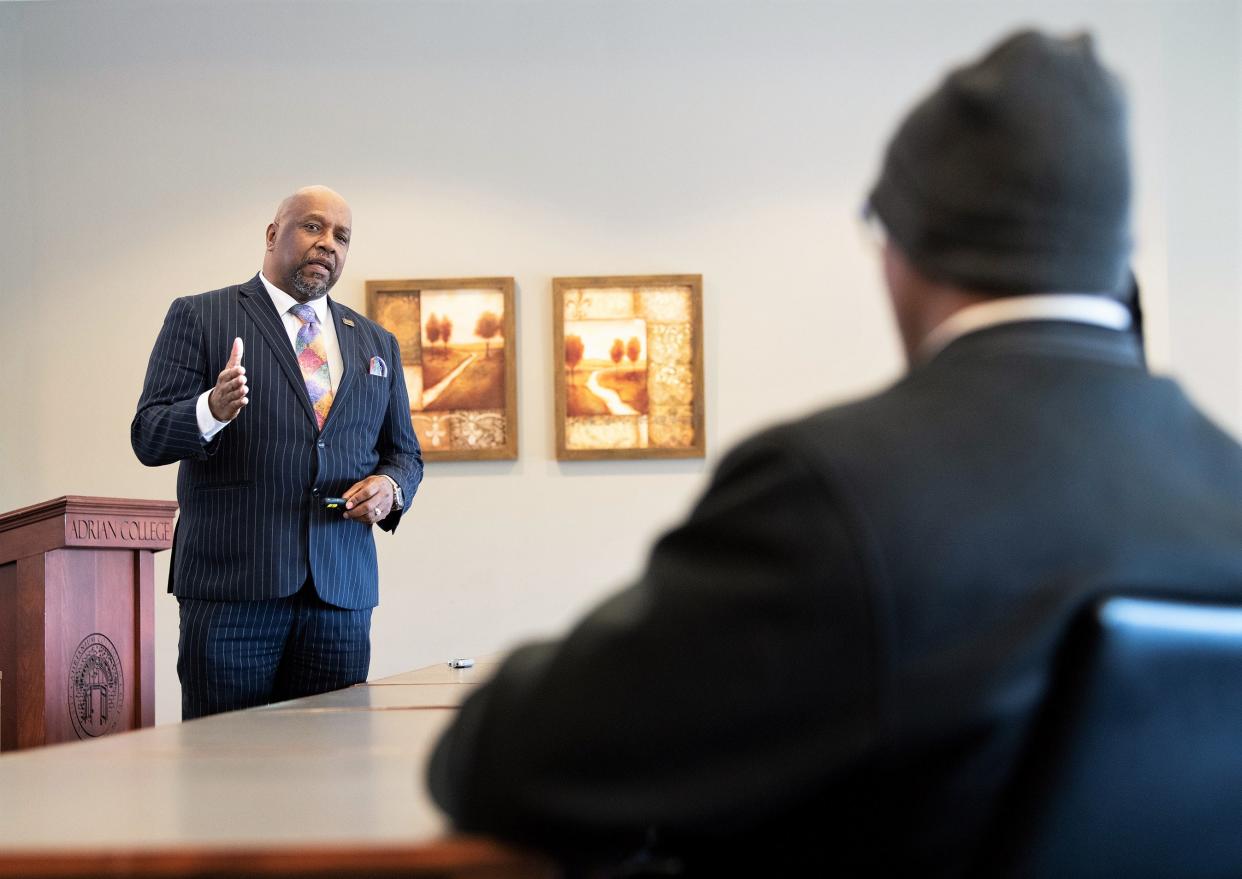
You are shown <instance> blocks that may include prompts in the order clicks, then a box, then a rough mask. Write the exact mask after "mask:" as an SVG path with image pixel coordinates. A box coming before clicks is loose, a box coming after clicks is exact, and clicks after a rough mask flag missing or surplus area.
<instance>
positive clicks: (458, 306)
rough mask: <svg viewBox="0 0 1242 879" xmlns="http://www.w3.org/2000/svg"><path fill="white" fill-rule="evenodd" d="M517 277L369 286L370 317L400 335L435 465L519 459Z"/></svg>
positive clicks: (419, 430)
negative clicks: (452, 462)
mask: <svg viewBox="0 0 1242 879" xmlns="http://www.w3.org/2000/svg"><path fill="white" fill-rule="evenodd" d="M513 286H514V285H513V279H512V278H438V279H434V280H410V281H367V315H368V316H369V317H370V318H371V319H372V320H374V321H375V322H376V323H378V324H380V325H381V326H383V327H384V328H385V329H387V330H389V331H390V332H391V333H392V334H393V335H394V336H396V337H397V342H398V344H399V345H400V346H401V364H402V368H403V369H404V371H405V386H406V388H407V389H408V390H409V393H410V418H411V419H412V420H413V422H414V432H415V433H416V434H417V435H418V441H419V443H420V444H421V445H422V447H423V457H424V458H426V459H427V460H428V461H479V460H504V459H513V458H516V457H517V346H516V339H515V337H514V329H513V327H514V320H513Z"/></svg>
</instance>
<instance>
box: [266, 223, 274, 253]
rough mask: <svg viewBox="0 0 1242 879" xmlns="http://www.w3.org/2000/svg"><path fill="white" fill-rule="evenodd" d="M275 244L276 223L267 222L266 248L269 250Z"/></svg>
mask: <svg viewBox="0 0 1242 879" xmlns="http://www.w3.org/2000/svg"><path fill="white" fill-rule="evenodd" d="M275 244H276V224H275V223H268V224H267V249H268V250H271V249H272V248H273V247H274V246H275Z"/></svg>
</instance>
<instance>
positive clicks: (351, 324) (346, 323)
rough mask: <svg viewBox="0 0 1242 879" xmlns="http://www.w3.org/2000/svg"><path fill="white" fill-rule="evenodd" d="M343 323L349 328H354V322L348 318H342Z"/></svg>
mask: <svg viewBox="0 0 1242 879" xmlns="http://www.w3.org/2000/svg"><path fill="white" fill-rule="evenodd" d="M341 323H343V324H345V326H347V327H352V326H353V325H354V322H353V321H352V320H350V319H349V318H347V317H343V318H341Z"/></svg>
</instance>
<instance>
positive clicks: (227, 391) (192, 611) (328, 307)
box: [130, 186, 423, 719]
mask: <svg viewBox="0 0 1242 879" xmlns="http://www.w3.org/2000/svg"><path fill="white" fill-rule="evenodd" d="M351 226H352V214H351V211H350V209H349V205H348V204H346V202H345V200H344V199H342V198H341V197H340V196H339V195H338V194H337V193H335V192H333V191H332V190H330V189H327V188H326V187H321V186H315V187H307V188H305V189H301V190H299V191H298V192H296V193H294V194H293V195H291V196H289V198H287V199H285V200H284V201H283V202H282V203H281V205H280V207H279V208H278V210H277V212H276V217H275V219H274V220H273V221H272V222H271V224H270V225H269V226H268V227H267V250H266V253H265V255H264V258H263V269H262V271H261V272H260V273H259V274H258V275H257V276H255V277H254V278H252V279H250V280H249V281H247V282H245V283H243V284H238V285H234V286H231V287H225V288H223V289H220V290H213V291H211V292H209V293H202V294H199V295H197V296H186V297H183V298H180V299H177V300H175V301H174V302H173V304H172V307H171V308H170V309H169V311H168V316H167V317H166V318H165V319H164V326H163V328H162V329H161V331H160V334H159V337H158V339H157V340H156V343H155V349H154V350H153V351H152V353H151V360H150V363H149V364H148V366H147V375H146V381H145V382H144V384H143V389H142V396H141V398H140V399H139V401H138V411H137V414H136V415H135V416H134V420H133V423H132V424H131V426H130V434H131V441H132V443H133V447H134V452H135V453H136V454H137V455H138V458H139V460H141V461H142V463H144V464H146V465H148V466H158V465H161V464H169V463H172V462H174V461H179V462H180V471H179V473H178V476H177V500H178V501H179V503H180V505H181V516H180V519H179V521H178V523H177V531H176V535H175V538H174V541H173V559H172V570H171V573H170V577H169V585H168V589H169V591H170V592H172V593H173V594H175V595H176V596H177V599H178V602H179V604H180V612H181V636H180V642H179V645H178V647H179V654H178V660H177V673H178V675H179V676H180V678H181V687H182V717H183V718H184V719H190V718H193V717H199V716H202V715H206V714H214V713H217V712H220V711H229V710H233V709H237V708H245V707H249V706H252V705H261V704H265V703H268V702H275V701H280V700H283V699H291V698H295V697H298V696H304V695H310V694H313V693H320V692H324V691H327V690H331V689H337V688H339V687H345V686H349V685H350V684H354V683H358V682H360V681H363V680H365V679H366V675H367V668H368V666H369V664H370V654H371V647H370V628H371V609H372V608H373V607H375V605H376V604H377V603H378V601H379V589H378V571H377V567H376V558H375V543H374V539H373V535H372V527H373V526H375V525H378V526H379V527H380V528H382V529H384V530H385V531H393V530H395V529H396V527H397V524H398V522H399V521H400V519H401V515H402V513H403V512H404V510H405V509H406V508H407V507H408V505H409V503H410V500H411V499H412V498H413V496H414V492H415V491H416V490H417V489H418V484H419V482H420V480H421V479H422V474H423V463H422V453H421V451H420V449H419V445H418V439H417V438H416V437H415V435H414V431H413V427H412V425H411V422H410V406H409V400H408V397H407V394H406V389H405V379H404V377H403V373H402V370H401V354H400V351H399V349H398V346H397V341H396V339H395V338H394V337H393V336H392V334H391V333H389V332H388V331H386V330H384V329H383V328H382V327H380V326H379V325H378V324H375V323H373V322H372V321H370V320H367V319H366V318H365V317H363V316H362V315H361V314H358V313H357V312H355V311H353V310H352V309H349V308H346V307H345V306H343V305H341V304H339V303H337V302H334V301H332V300H331V299H329V298H328V296H327V293H328V291H329V290H330V289H331V288H332V285H333V284H335V283H336V280H337V278H339V277H340V274H341V270H342V268H343V267H344V265H345V257H346V255H347V253H348V252H349V239H350V229H351ZM335 496H339V497H343V498H345V499H346V501H347V503H346V504H345V505H344V508H343V509H329V508H328V507H327V506H326V505H325V504H324V499H325V498H329V497H335Z"/></svg>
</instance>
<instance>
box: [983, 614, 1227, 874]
mask: <svg viewBox="0 0 1242 879" xmlns="http://www.w3.org/2000/svg"><path fill="white" fill-rule="evenodd" d="M1009 795H1010V796H1009V799H1008V800H1007V802H1006V806H1005V807H1004V808H1003V810H1002V811H1001V813H1000V816H999V821H998V824H997V826H996V828H995V829H994V833H993V834H991V835H990V836H989V841H988V847H989V850H988V852H987V853H986V854H985V857H984V859H983V861H982V863H981V871H980V875H986V876H1010V877H1019V876H1021V877H1045V876H1046V877H1054V876H1055V877H1058V879H1066V877H1074V876H1092V877H1108V876H1118V877H1127V879H1136V877H1148V876H1151V877H1157V876H1159V877H1165V876H1168V877H1178V879H1183V877H1214V876H1220V877H1239V876H1242V607H1237V606H1228V607H1227V606H1220V605H1210V604H1201V603H1187V602H1179V601H1164V600H1153V599H1145V598H1128V597H1124V596H1117V597H1111V598H1106V599H1101V600H1100V601H1098V602H1096V603H1095V604H1093V605H1092V606H1091V607H1089V608H1088V609H1087V612H1086V613H1084V614H1083V615H1082V617H1081V618H1080V619H1078V620H1077V621H1076V623H1075V626H1074V628H1073V629H1072V630H1071V632H1070V633H1069V636H1068V638H1067V641H1066V643H1065V645H1064V646H1063V648H1062V650H1061V651H1060V653H1059V656H1058V663H1057V668H1056V670H1055V672H1054V675H1053V680H1052V684H1051V688H1050V690H1049V697H1048V700H1047V702H1046V703H1045V705H1044V706H1043V708H1042V709H1041V712H1040V715H1039V717H1038V719H1037V721H1036V723H1035V726H1034V727H1033V729H1032V733H1031V737H1030V740H1029V747H1028V750H1027V752H1026V754H1025V756H1024V757H1023V759H1022V760H1021V762H1020V764H1019V768H1018V770H1017V774H1016V776H1015V779H1014V782H1013V784H1012V787H1011V789H1010V791H1009Z"/></svg>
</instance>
